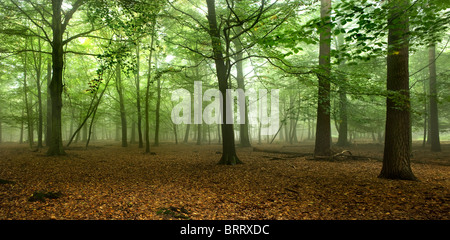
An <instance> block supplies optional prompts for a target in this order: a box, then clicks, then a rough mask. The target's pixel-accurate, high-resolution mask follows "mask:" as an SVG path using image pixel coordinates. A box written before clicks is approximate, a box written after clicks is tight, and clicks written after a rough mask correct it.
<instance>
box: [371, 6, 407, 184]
mask: <svg viewBox="0 0 450 240" xmlns="http://www.w3.org/2000/svg"><path fill="white" fill-rule="evenodd" d="M391 3H392V5H391V8H390V9H389V25H388V29H389V34H388V49H389V51H388V56H387V90H388V92H391V93H393V94H390V95H389V96H388V97H387V101H386V108H387V110H386V137H385V144H384V155H383V167H382V169H381V173H380V175H379V177H380V178H388V179H404V180H415V179H416V177H415V176H414V174H413V173H412V170H411V166H410V155H411V145H410V144H411V142H410V137H411V135H410V131H411V128H410V108H411V106H410V95H409V69H408V59H409V49H408V48H409V43H408V31H409V26H408V15H407V13H405V9H406V8H407V7H408V6H409V0H392V1H391Z"/></svg>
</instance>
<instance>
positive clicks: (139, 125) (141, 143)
mask: <svg viewBox="0 0 450 240" xmlns="http://www.w3.org/2000/svg"><path fill="white" fill-rule="evenodd" d="M139 44H140V42H139V41H138V42H137V44H136V58H137V60H136V61H137V63H136V107H137V115H138V116H137V117H138V120H137V128H138V137H139V148H143V147H144V141H143V140H142V113H141V87H140V75H139V74H140V65H141V64H140V60H139V59H140V57H139V54H140V49H139Z"/></svg>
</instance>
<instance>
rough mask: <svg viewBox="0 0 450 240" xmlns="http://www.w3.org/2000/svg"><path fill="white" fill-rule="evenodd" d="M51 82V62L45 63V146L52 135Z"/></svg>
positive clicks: (48, 143)
mask: <svg viewBox="0 0 450 240" xmlns="http://www.w3.org/2000/svg"><path fill="white" fill-rule="evenodd" d="M51 82H52V64H51V62H50V61H48V63H47V116H46V133H45V146H47V147H48V146H49V145H50V136H51V135H52V131H51V130H52V127H51V125H52V98H51V96H50V83H51Z"/></svg>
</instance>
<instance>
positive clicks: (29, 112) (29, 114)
mask: <svg viewBox="0 0 450 240" xmlns="http://www.w3.org/2000/svg"><path fill="white" fill-rule="evenodd" d="M25 41H27V40H25ZM25 49H26V44H25ZM27 58H28V57H27V53H26V52H25V56H24V72H23V92H24V102H25V110H26V114H27V129H28V144H29V145H30V148H33V123H32V108H31V103H30V102H29V101H28V84H27V81H28V79H27V78H28V74H27V73H28V71H27V62H28V61H27Z"/></svg>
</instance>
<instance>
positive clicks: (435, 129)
mask: <svg viewBox="0 0 450 240" xmlns="http://www.w3.org/2000/svg"><path fill="white" fill-rule="evenodd" d="M428 61H429V64H430V65H429V72H430V81H429V84H430V143H431V151H433V152H440V151H441V143H440V141H439V118H438V104H437V102H438V101H437V96H438V94H437V87H436V45H435V44H432V45H430V46H429V47H428Z"/></svg>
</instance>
